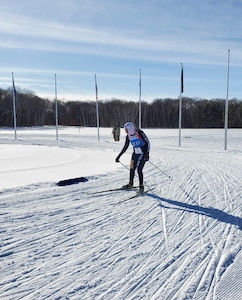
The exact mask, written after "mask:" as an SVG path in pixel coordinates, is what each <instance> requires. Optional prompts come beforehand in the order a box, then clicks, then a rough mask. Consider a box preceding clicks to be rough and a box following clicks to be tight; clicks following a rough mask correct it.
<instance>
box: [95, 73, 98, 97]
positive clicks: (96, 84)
mask: <svg viewBox="0 0 242 300" xmlns="http://www.w3.org/2000/svg"><path fill="white" fill-rule="evenodd" d="M95 86H96V100H98V88H97V79H96V74H95Z"/></svg>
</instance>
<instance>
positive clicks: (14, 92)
mask: <svg viewBox="0 0 242 300" xmlns="http://www.w3.org/2000/svg"><path fill="white" fill-rule="evenodd" d="M12 75H13V74H12ZM12 79H13V95H14V97H15V98H16V94H17V91H16V88H15V84H14V78H13V76H12Z"/></svg>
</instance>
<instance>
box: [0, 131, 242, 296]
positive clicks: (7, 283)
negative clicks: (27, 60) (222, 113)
mask: <svg viewBox="0 0 242 300" xmlns="http://www.w3.org/2000/svg"><path fill="white" fill-rule="evenodd" d="M144 131H145V133H146V134H147V135H148V137H149V139H150V142H151V152H150V162H147V163H146V165H145V168H144V176H145V185H146V190H149V189H151V188H152V190H150V191H148V192H147V194H145V195H144V196H139V197H136V198H132V199H129V197H131V196H132V195H134V194H135V193H136V191H135V190H132V191H107V192H102V193H96V192H100V191H105V190H108V189H114V188H117V187H121V186H122V185H124V184H127V183H128V177H129V171H128V168H129V160H130V154H131V151H132V149H131V146H130V147H129V149H128V151H127V153H125V154H124V155H123V156H122V157H121V160H120V161H121V163H115V157H116V156H117V155H118V153H119V151H120V150H121V149H122V147H123V144H124V139H125V135H124V134H125V133H124V132H123V130H122V135H121V140H120V142H115V141H114V140H113V138H112V135H111V132H112V129H111V128H100V139H99V140H98V135H97V129H96V128H77V127H59V129H58V139H57V138H56V131H55V128H53V127H43V128H27V129H18V131H17V139H15V138H14V132H13V130H12V129H11V130H9V129H4V128H2V129H0V154H1V155H0V165H1V168H0V237H1V239H0V299H4V300H10V299H14V300H16V299H33V300H36V299H81V300H83V299H84V300H85V299H88V300H89V299H94V300H101V299H103V300H109V299H110V300H122V299H125V300H126V299H127V300H138V299H147V300H148V299H149V300H155V299H161V300H166V299H169V300H170V299H173V300H175V299H178V300H182V299H184V300H185V299H213V300H234V299H236V300H239V299H242V298H241V295H242V284H241V283H242V251H241V249H242V247H241V245H242V243H241V241H242V239H241V230H242V215H241V211H242V209H241V208H242V130H241V129H229V130H228V144H227V150H224V130H223V129H207V130H199V129H197V130H195V129H193V130H188V129H183V130H182V139H181V146H180V147H179V146H178V130H176V129H173V130H166V129H144ZM82 176H83V177H85V178H87V179H88V181H87V182H82V183H79V184H74V185H68V186H62V187H60V186H57V185H56V183H57V182H58V181H60V180H64V179H71V178H75V177H82ZM137 184H138V179H137V177H136V181H135V185H137Z"/></svg>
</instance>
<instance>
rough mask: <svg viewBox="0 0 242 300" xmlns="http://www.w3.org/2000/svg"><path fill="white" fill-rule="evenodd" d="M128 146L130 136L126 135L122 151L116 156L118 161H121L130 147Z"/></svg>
mask: <svg viewBox="0 0 242 300" xmlns="http://www.w3.org/2000/svg"><path fill="white" fill-rule="evenodd" d="M128 147H129V138H128V136H127V135H126V139H125V144H124V147H123V149H122V150H121V152H120V153H119V155H118V156H117V157H116V159H115V161H116V162H119V159H120V157H121V156H122V155H123V154H124V152H125V151H126V150H127V149H128Z"/></svg>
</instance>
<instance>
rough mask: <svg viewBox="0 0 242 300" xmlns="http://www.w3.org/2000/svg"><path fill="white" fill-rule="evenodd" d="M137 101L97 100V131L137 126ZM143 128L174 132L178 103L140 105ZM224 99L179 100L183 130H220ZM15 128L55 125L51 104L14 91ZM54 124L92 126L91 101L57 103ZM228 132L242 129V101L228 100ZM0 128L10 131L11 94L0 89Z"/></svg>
mask: <svg viewBox="0 0 242 300" xmlns="http://www.w3.org/2000/svg"><path fill="white" fill-rule="evenodd" d="M138 105H139V104H138V101H137V102H134V101H126V100H120V99H111V100H103V101H101V100H99V101H98V111H99V122H100V126H101V127H113V126H114V125H118V126H123V124H124V123H125V122H127V121H132V122H134V123H135V124H136V125H138V118H139V113H138ZM141 111H142V127H143V128H178V111H179V99H172V98H165V99H162V98H161V99H154V100H153V101H152V102H151V103H147V102H146V101H142V105H141ZM224 117H225V99H220V98H218V99H210V100H208V99H200V98H188V97H183V99H182V127H183V128H223V127H224ZM16 121H17V126H18V127H29V126H43V125H55V122H56V118H55V101H53V100H49V99H43V98H40V97H38V96H36V95H35V94H34V93H33V92H32V91H29V90H20V89H18V91H17V95H16ZM58 123H59V125H64V126H96V124H97V120H96V102H95V101H64V100H58ZM228 125H229V128H241V127H242V101H241V100H238V99H231V100H229V124H228ZM0 126H1V127H13V98H12V90H11V89H10V88H9V89H6V90H4V89H0Z"/></svg>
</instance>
